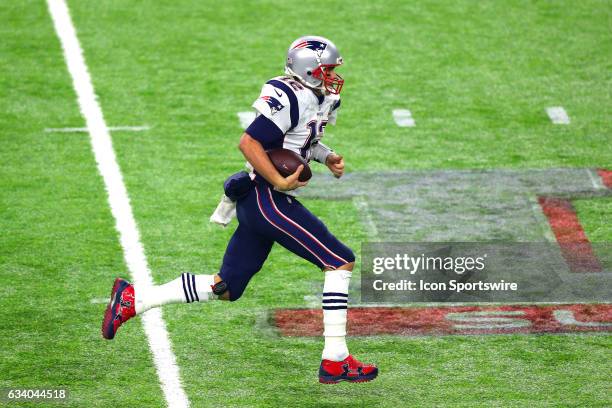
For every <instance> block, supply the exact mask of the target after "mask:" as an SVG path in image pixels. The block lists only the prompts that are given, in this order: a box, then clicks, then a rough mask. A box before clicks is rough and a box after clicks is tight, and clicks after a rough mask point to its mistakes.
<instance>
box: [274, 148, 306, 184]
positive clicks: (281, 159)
mask: <svg viewBox="0 0 612 408" xmlns="http://www.w3.org/2000/svg"><path fill="white" fill-rule="evenodd" d="M267 153H268V157H270V161H272V164H274V167H276V170H278V172H279V173H280V174H281V176H283V177H287V176H290V175H292V174H293V173H295V171H296V170H297V168H298V167H299V165H300V164H303V165H304V169H303V170H302V172H301V173H300V177H299V178H298V180H299V181H308V180H310V178H311V177H312V172H311V171H310V167H309V166H308V163H307V162H306V160H305V159H304V158H303V157H302V156H300V155H299V154H297V153H294V152H292V151H291V150H287V149H282V148H281V149H272V150H268V151H267Z"/></svg>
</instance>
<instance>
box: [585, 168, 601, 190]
mask: <svg viewBox="0 0 612 408" xmlns="http://www.w3.org/2000/svg"><path fill="white" fill-rule="evenodd" d="M584 170H585V171H586V172H587V174H588V175H589V179H591V184H592V185H593V188H595V189H597V190H602V189H604V188H606V186H605V185H604V181H603V179H602V178H601V177H599V174H597V171H596V170H593V169H584Z"/></svg>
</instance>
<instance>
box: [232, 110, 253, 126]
mask: <svg viewBox="0 0 612 408" xmlns="http://www.w3.org/2000/svg"><path fill="white" fill-rule="evenodd" d="M236 115H238V120H239V121H240V126H242V128H243V129H246V128H248V127H249V125H250V124H251V122H253V121H254V120H255V116H256V115H255V112H253V111H248V112H238V113H237V114H236Z"/></svg>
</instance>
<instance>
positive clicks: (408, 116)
mask: <svg viewBox="0 0 612 408" xmlns="http://www.w3.org/2000/svg"><path fill="white" fill-rule="evenodd" d="M393 120H395V123H396V124H397V126H399V127H414V126H416V123H415V121H414V118H413V117H412V112H410V111H409V110H408V109H393Z"/></svg>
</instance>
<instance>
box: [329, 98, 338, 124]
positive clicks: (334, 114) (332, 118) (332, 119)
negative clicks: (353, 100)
mask: <svg viewBox="0 0 612 408" xmlns="http://www.w3.org/2000/svg"><path fill="white" fill-rule="evenodd" d="M339 108H340V99H338V100H337V101H336V103H334V106H333V107H332V111H331V113H330V114H329V116H328V118H327V123H329V124H330V125H335V124H336V118H337V117H338V109H339Z"/></svg>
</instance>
